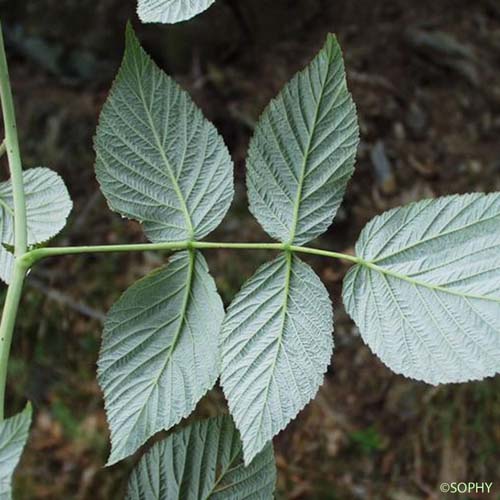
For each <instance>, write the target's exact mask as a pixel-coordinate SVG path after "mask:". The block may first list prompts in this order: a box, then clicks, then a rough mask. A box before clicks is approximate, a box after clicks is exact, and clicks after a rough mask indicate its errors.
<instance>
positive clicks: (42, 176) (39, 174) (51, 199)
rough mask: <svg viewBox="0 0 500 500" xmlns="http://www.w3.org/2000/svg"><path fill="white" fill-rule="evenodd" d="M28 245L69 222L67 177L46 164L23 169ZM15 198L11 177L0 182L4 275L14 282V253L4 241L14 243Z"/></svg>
mask: <svg viewBox="0 0 500 500" xmlns="http://www.w3.org/2000/svg"><path fill="white" fill-rule="evenodd" d="M23 181H24V190H25V198H26V215H27V230H28V245H35V244H38V243H43V242H45V241H47V240H49V239H50V238H52V237H53V236H55V235H56V234H57V233H59V231H61V229H62V228H63V227H64V226H65V225H66V219H67V218H68V215H69V213H70V212H71V208H72V202H71V198H70V197H69V194H68V190H67V188H66V186H65V184H64V181H63V180H62V179H61V177H59V175H58V174H57V173H56V172H54V171H52V170H50V169H48V168H43V167H37V168H31V169H28V170H25V171H24V172H23ZM13 215H14V201H13V198H12V185H11V182H10V181H6V182H2V183H1V184H0V238H1V244H0V277H1V279H2V280H3V281H5V282H6V283H9V282H10V277H11V272H12V266H13V263H14V258H13V255H12V254H11V253H10V252H9V251H8V250H7V249H6V248H5V247H4V245H10V246H13V245H14V216H13Z"/></svg>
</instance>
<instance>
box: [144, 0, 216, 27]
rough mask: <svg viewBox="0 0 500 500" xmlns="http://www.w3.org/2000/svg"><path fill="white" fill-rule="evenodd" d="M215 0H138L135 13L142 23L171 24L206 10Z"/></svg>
mask: <svg viewBox="0 0 500 500" xmlns="http://www.w3.org/2000/svg"><path fill="white" fill-rule="evenodd" d="M214 2H215V0H139V2H138V7H137V13H138V14H139V17H140V19H141V21H142V22H143V23H166V24H173V23H178V22H180V21H186V20H187V19H191V18H192V17H194V16H196V15H197V14H199V13H200V12H203V11H204V10H207V9H208V8H209V7H210V6H211V5H212V4H213V3H214Z"/></svg>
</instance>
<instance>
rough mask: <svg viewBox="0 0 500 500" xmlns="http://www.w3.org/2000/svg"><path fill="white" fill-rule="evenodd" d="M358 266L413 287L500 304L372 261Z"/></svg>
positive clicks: (498, 300) (495, 300)
mask: <svg viewBox="0 0 500 500" xmlns="http://www.w3.org/2000/svg"><path fill="white" fill-rule="evenodd" d="M358 265H360V266H365V267H367V268H369V269H372V270H374V271H376V272H379V273H382V274H384V275H387V276H391V277H393V278H397V279H400V280H402V281H406V282H407V283H411V284H412V285H416V286H421V287H424V288H428V289H430V290H434V291H437V292H443V293H448V294H450V295H455V296H457V297H461V298H464V299H476V300H487V301H490V302H496V303H498V304H500V297H490V296H487V295H477V294H473V293H464V292H459V291H458V290H453V289H451V288H446V287H443V286H440V285H433V284H432V283H427V282H425V281H420V280H416V279H414V278H410V277H409V276H407V275H405V274H401V273H398V272H396V271H391V270H390V269H386V268H384V267H381V266H378V265H377V264H375V263H374V262H371V261H364V260H363V261H361V260H360V261H359V263H358Z"/></svg>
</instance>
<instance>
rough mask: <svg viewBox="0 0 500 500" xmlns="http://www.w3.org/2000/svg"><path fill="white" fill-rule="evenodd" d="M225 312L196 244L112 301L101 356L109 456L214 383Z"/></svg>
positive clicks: (163, 424) (182, 412) (176, 414)
mask: <svg viewBox="0 0 500 500" xmlns="http://www.w3.org/2000/svg"><path fill="white" fill-rule="evenodd" d="M223 316H224V308H223V305H222V301H221V299H220V297H219V295H218V294H217V291H216V288H215V283H214V281H213V279H212V278H211V277H210V275H209V274H208V268H207V265H206V262H205V259H204V258H203V256H202V255H201V254H200V253H198V252H193V253H191V252H181V253H179V254H176V255H175V256H174V257H172V259H171V260H170V263H169V264H168V265H167V266H166V267H163V268H161V269H159V270H157V271H155V272H153V273H151V274H149V275H148V276H147V277H145V278H143V279H142V280H140V281H138V282H137V283H135V284H134V285H132V286H131V287H130V288H129V289H128V290H127V291H126V292H125V293H124V294H123V295H122V297H121V298H120V299H119V300H118V302H117V303H116V304H115V305H114V306H113V307H112V308H111V310H110V312H109V314H108V316H107V319H106V322H105V326H104V334H103V343H102V349H101V353H100V357H99V361H98V366H99V370H98V379H99V384H100V386H101V388H102V390H103V392H104V400H105V406H106V411H107V416H108V422H109V425H110V428H111V444H112V449H111V456H110V458H109V464H113V463H115V462H117V461H118V460H121V459H122V458H125V457H127V456H128V455H130V454H132V453H134V452H135V451H136V450H137V448H138V447H139V446H141V445H142V444H144V442H145V441H146V440H147V439H148V438H149V437H151V436H152V435H153V434H154V433H156V432H158V431H160V430H162V429H169V428H170V427H172V426H174V425H175V424H177V423H178V422H179V421H180V420H181V419H182V418H184V417H186V416H188V415H189V413H191V412H192V411H193V410H194V408H195V406H196V403H197V402H198V401H199V400H200V398H201V397H202V396H203V395H204V394H205V392H206V391H207V390H208V389H210V388H211V387H212V386H213V385H214V384H215V381H216V379H217V376H218V373H219V366H218V364H219V356H218V344H219V332H220V326H221V323H222V319H223Z"/></svg>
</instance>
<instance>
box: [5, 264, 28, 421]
mask: <svg viewBox="0 0 500 500" xmlns="http://www.w3.org/2000/svg"><path fill="white" fill-rule="evenodd" d="M25 275H26V269H25V268H24V266H23V265H22V264H20V263H19V261H18V262H16V264H15V266H14V272H13V273H12V281H11V282H10V285H9V288H8V289H7V296H6V297H5V303H4V306H3V311H2V320H1V322H0V422H1V421H2V420H3V419H4V411H5V410H4V407H5V386H6V382H7V364H8V362H9V354H10V345H11V343H12V334H13V332H14V325H15V322H16V316H17V310H18V308H19V301H20V300H21V292H22V290H23V282H24V277H25Z"/></svg>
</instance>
